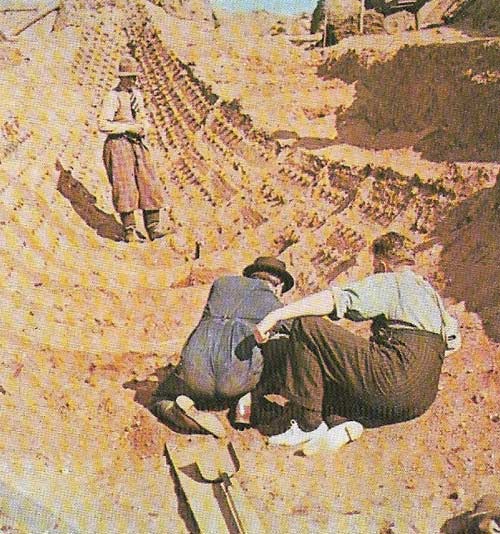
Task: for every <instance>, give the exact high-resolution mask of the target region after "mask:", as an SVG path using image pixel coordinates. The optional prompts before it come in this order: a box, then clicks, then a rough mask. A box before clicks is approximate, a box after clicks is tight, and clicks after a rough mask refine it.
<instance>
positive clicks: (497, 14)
mask: <svg viewBox="0 0 500 534" xmlns="http://www.w3.org/2000/svg"><path fill="white" fill-rule="evenodd" d="M456 25H457V26H458V27H459V28H463V29H464V30H466V31H472V32H476V33H480V34H481V35H492V36H498V35H499V34H500V4H499V3H498V2H497V0H475V1H473V2H468V3H466V4H465V5H464V7H463V9H461V10H460V11H459V13H458V14H457V21H456Z"/></svg>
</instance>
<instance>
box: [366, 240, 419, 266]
mask: <svg viewBox="0 0 500 534" xmlns="http://www.w3.org/2000/svg"><path fill="white" fill-rule="evenodd" d="M372 251H373V254H374V255H375V256H376V257H377V258H380V259H385V260H387V261H388V262H389V263H391V264H392V265H401V264H408V265H413V264H414V263H415V257H414V253H413V243H412V242H411V241H410V240H409V239H408V238H407V237H405V236H404V235H401V234H398V233H397V232H388V233H387V234H384V235H381V236H380V237H377V239H375V240H374V241H373V244H372Z"/></svg>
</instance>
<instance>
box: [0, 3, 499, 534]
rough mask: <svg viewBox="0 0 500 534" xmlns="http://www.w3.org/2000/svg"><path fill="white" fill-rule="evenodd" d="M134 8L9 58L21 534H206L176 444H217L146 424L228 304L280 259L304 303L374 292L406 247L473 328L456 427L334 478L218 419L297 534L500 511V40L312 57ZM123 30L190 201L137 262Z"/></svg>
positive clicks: (429, 416) (376, 45)
mask: <svg viewBox="0 0 500 534" xmlns="http://www.w3.org/2000/svg"><path fill="white" fill-rule="evenodd" d="M115 3H116V4H117V5H116V6H115V8H114V9H113V10H110V9H109V8H107V7H103V8H100V9H86V10H85V9H84V10H80V11H79V12H78V18H77V21H74V22H75V26H69V27H66V28H64V29H61V30H60V31H58V32H53V33H51V32H50V29H51V25H52V23H53V17H52V18H51V19H48V20H45V21H44V22H42V23H40V24H39V25H37V26H35V27H33V28H32V29H31V30H29V31H28V32H26V33H24V34H22V36H21V37H20V38H19V39H18V40H17V41H16V42H15V43H7V44H3V43H0V68H1V69H2V79H1V80H0V88H1V95H2V98H1V99H0V122H1V124H2V127H1V132H0V134H1V135H0V196H1V202H0V226H1V232H0V252H1V257H2V261H1V262H0V272H1V280H2V284H1V285H0V294H1V296H2V300H3V302H4V303H5V305H4V310H5V311H4V314H3V335H2V336H1V339H0V343H1V348H2V350H1V352H0V409H1V413H2V426H1V429H0V450H1V453H2V462H1V469H2V472H1V477H0V526H1V530H2V531H4V532H11V533H23V534H26V533H28V532H31V533H34V534H39V533H42V532H50V533H52V532H54V533H56V532H59V533H64V534H69V533H70V532H81V533H85V534H90V533H97V534H108V533H109V534H111V533H113V534H114V533H116V534H124V533H141V534H142V533H144V534H146V533H152V534H153V533H154V534H156V533H160V532H169V533H181V532H189V531H191V530H192V525H191V524H190V523H189V521H188V520H187V519H186V518H185V513H184V512H183V504H182V499H181V497H180V496H179V495H178V493H176V490H175V487H174V483H173V481H172V477H171V474H170V472H169V469H168V467H167V464H166V461H165V458H164V456H163V446H164V443H165V442H168V443H169V444H170V445H171V446H173V447H177V448H182V447H185V446H187V445H191V446H192V445H193V443H194V444H195V445H196V446H197V447H199V448H200V450H201V451H205V450H206V451H210V449H211V448H212V447H214V440H213V439H212V438H209V437H198V436H183V435H177V434H175V433H173V432H171V431H170V430H169V429H167V428H166V427H164V426H163V425H161V424H160V423H158V422H157V420H156V419H155V417H153V416H152V415H151V414H150V412H149V411H148V410H147V409H146V408H145V405H146V404H147V402H148V399H149V397H150V395H151V392H152V391H153V390H154V388H155V387H156V385H157V383H158V380H159V379H161V376H162V370H163V369H164V367H165V366H166V365H167V364H168V363H175V362H176V361H177V360H178V357H179V351H180V348H181V346H182V343H183V342H184V340H185V338H186V336H187V335H188V334H189V332H190V330H191V329H192V327H193V326H194V325H195V324H196V322H197V320H198V318H199V316H200V313H201V309H202V306H203V303H204V301H205V299H206V296H207V292H208V289H209V286H210V283H211V282H212V280H213V279H214V278H215V277H216V276H219V275H220V274H223V273H234V272H239V271H240V270H241V269H242V268H243V267H244V266H245V265H246V264H247V263H248V262H249V261H250V260H252V259H253V258H254V257H255V256H257V255H262V254H268V253H271V254H280V255H281V257H282V258H283V259H284V260H286V261H287V263H288V264H289V265H290V268H291V270H292V272H293V273H294V274H295V276H296V280H297V289H296V290H295V291H294V294H293V295H291V296H290V298H291V299H294V298H297V297H298V296H300V295H302V294H305V293H308V292H310V291H312V290H314V289H317V288H319V287H324V286H325V284H326V283H327V282H328V281H330V280H332V279H334V278H337V277H338V279H339V280H346V279H350V278H355V277H357V276H360V275H362V274H366V273H367V271H368V265H369V264H368V261H369V258H368V252H367V250H368V248H367V246H368V243H369V242H370V240H371V239H372V238H373V237H375V236H377V235H380V234H381V233H382V232H385V231H387V230H391V229H394V230H400V231H404V232H405V233H407V234H409V235H411V236H412V237H413V238H414V239H415V240H416V241H417V243H419V244H420V252H419V254H418V267H419V269H420V270H421V271H422V272H423V273H425V274H426V275H427V276H428V277H429V278H430V279H432V280H433V282H434V283H435V284H436V285H437V286H438V287H439V288H440V289H441V290H442V292H443V293H444V294H445V295H446V297H447V305H449V306H450V308H451V310H452V311H453V312H454V313H455V314H456V315H457V316H458V317H459V319H460V321H461V324H462V325H463V337H464V345H463V348H462V349H461V350H460V351H459V352H458V353H457V354H455V355H453V356H452V357H450V358H449V359H447V360H446V362H445V366H444V369H443V373H442V377H441V383H440V391H439V395H438V398H437V400H436V402H435V404H434V405H433V406H432V408H431V409H430V410H429V411H428V413H426V414H425V415H424V416H423V417H421V418H419V419H417V420H415V421H412V422H409V423H404V424H399V425H393V426H390V427H385V428H380V429H374V430H368V431H366V432H365V434H364V435H363V436H362V438H361V439H360V440H359V441H358V442H356V443H354V444H352V445H350V446H348V447H346V448H344V449H343V450H342V451H341V452H339V453H338V454H337V455H335V456H326V457H325V456H318V457H313V458H303V457H300V456H297V455H296V454H294V452H293V451H279V452H277V451H276V450H274V449H272V448H270V447H268V446H267V445H266V444H265V442H264V439H263V438H262V436H260V435H259V434H258V432H257V431H255V430H247V431H244V432H238V431H235V430H233V429H232V428H231V427H230V426H229V424H228V423H227V422H226V414H225V413H224V412H220V413H219V416H220V417H221V420H223V421H224V422H225V423H224V424H226V426H227V430H228V432H229V435H230V438H231V440H232V441H233V443H234V445H235V447H236V450H237V451H238V454H239V456H240V459H241V462H242V469H241V472H240V473H239V474H238V475H237V476H238V479H239V481H240V482H241V485H242V486H243V489H244V491H245V493H246V494H247V496H248V499H249V501H250V502H251V503H252V504H253V505H254V506H255V507H256V508H257V509H258V510H259V512H260V516H261V518H262V521H263V524H264V525H265V532H279V533H283V534H285V533H294V532H296V533H303V532H314V533H323V532H325V533H326V532H338V533H342V534H343V533H345V534H348V533H349V534H350V533H362V534H365V533H366V534H372V533H374V534H389V533H392V534H396V533H397V534H408V533H419V534H433V533H437V532H439V530H440V528H441V526H442V525H443V524H444V522H445V521H446V520H447V519H448V518H450V517H451V516H453V515H456V514H458V513H460V512H463V511H465V510H468V509H470V508H471V507H472V505H473V503H474V502H475V501H476V500H477V498H478V497H479V496H481V495H482V494H483V493H486V492H491V491H495V490H496V491H500V486H499V482H498V472H499V468H500V459H499V457H498V451H497V449H498V447H497V445H495V443H498V442H499V439H500V413H499V407H498V398H499V394H500V380H499V370H498V354H499V348H500V346H499V342H500V334H499V329H500V327H499V325H500V319H499V311H498V310H499V306H500V301H499V297H498V291H496V285H497V284H496V281H497V279H498V265H497V264H498V247H497V244H496V243H497V241H498V240H497V238H496V236H497V235H498V225H499V224H500V223H499V221H500V216H499V215H498V213H499V212H498V209H497V208H496V202H497V201H498V199H499V195H498V191H497V190H496V189H491V188H492V186H493V185H494V183H495V179H496V176H497V174H498V172H499V171H500V146H499V139H500V135H499V134H500V132H499V131H498V124H500V121H499V120H498V109H497V108H496V107H495V106H494V105H492V103H494V102H498V91H499V83H498V80H499V76H498V55H499V46H500V45H499V41H498V38H491V37H488V38H485V37H484V36H478V35H474V36H473V37H471V36H468V35H466V34H464V33H462V32H461V31H459V30H457V29H456V28H450V27H443V28H439V29H426V30H424V31H421V32H410V33H405V34H402V35H401V36H400V37H398V38H390V39H389V38H388V37H387V36H384V35H373V36H356V37H351V38H349V39H346V40H344V41H341V42H340V43H339V44H338V45H337V46H336V47H334V48H332V49H328V50H324V51H322V50H318V49H312V50H308V49H306V48H305V47H304V46H294V45H292V44H291V43H290V42H289V41H288V39H287V37H286V35H284V34H282V33H279V34H277V35H272V33H275V31H273V30H272V28H273V25H275V24H277V22H278V21H277V19H274V18H272V17H267V16H265V15H263V14H255V15H247V16H244V17H242V16H232V15H229V14H218V15H219V19H220V21H221V27H220V28H219V29H217V30H213V29H212V28H210V27H209V25H207V24H205V23H196V22H192V21H179V20H178V19H175V18H174V17H170V16H167V15H166V14H165V13H164V12H163V11H162V10H161V9H159V8H157V7H155V6H150V5H146V6H145V7H144V6H143V5H142V4H136V3H135V2H129V3H128V7H125V6H124V5H123V3H121V2H115ZM101 4H104V2H101ZM88 5H90V4H88ZM24 16H25V15H23V17H24ZM11 19H12V16H10V19H9V20H6V19H2V24H4V25H8V24H10V23H12V20H11ZM18 22H19V23H21V22H22V21H21V20H20V19H19V21H18ZM285 23H286V24H292V23H291V22H290V21H285ZM280 24H284V23H283V22H280ZM297 24H299V26H300V24H301V22H300V21H299V22H298V23H297ZM476 26H477V25H476ZM3 27H4V26H1V27H0V29H2V28H3ZM123 27H127V31H128V35H129V38H130V36H131V37H132V38H133V39H134V40H135V41H136V44H137V48H136V54H137V57H138V59H139V61H140V64H141V68H142V69H143V72H144V74H143V76H141V79H140V81H141V84H142V87H143V90H144V93H145V96H146V102H147V103H148V107H149V109H150V110H151V120H152V122H153V124H154V125H155V133H154V135H153V136H152V139H151V144H152V152H153V154H154V157H155V161H156V166H157V168H158V171H159V173H160V176H161V177H162V179H163V181H164V183H165V187H166V189H167V191H168V192H169V194H170V197H171V206H169V209H167V210H165V213H164V214H163V216H164V218H165V221H166V223H167V224H168V225H169V227H170V235H169V237H168V238H167V239H166V240H163V241H161V242H154V243H151V244H147V245H135V244H133V245H126V244H125V243H124V242H122V241H121V229H120V226H119V224H118V220H117V218H116V216H115V214H114V212H113V208H112V204H111V198H110V191H109V186H108V184H107V180H106V177H105V173H104V169H103V168H102V163H101V148H102V142H103V137H102V135H101V134H99V133H98V131H97V127H96V122H95V121H96V113H97V109H98V105H99V102H100V99H101V98H102V94H103V92H104V91H105V90H107V89H109V88H110V87H111V86H112V85H113V83H114V72H115V68H116V64H117V61H118V59H119V57H120V55H121V53H122V52H123V51H124V49H125V43H126V40H127V36H126V35H125V34H124V33H123V31H122V30H121V28H123ZM291 27H293V25H292V26H291ZM294 31H295V30H294ZM154 57H160V58H161V62H160V63H161V65H162V66H161V67H160V68H159V70H158V68H157V69H154V68H153V67H152V64H153V63H152V61H153V59H154ZM156 87H160V92H159V94H156V95H155V93H154V89H155V88H156ZM415 95H416V98H415ZM216 97H218V98H216ZM410 100H411V101H412V105H409V104H408V102H409V101H410ZM497 189H498V188H497ZM197 250H199V251H200V254H199V257H196V256H197V254H196V251H197Z"/></svg>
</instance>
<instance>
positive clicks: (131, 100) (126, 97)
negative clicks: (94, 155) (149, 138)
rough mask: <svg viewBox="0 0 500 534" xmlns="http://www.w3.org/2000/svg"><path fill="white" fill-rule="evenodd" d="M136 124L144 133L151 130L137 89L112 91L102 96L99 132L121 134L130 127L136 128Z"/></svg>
mask: <svg viewBox="0 0 500 534" xmlns="http://www.w3.org/2000/svg"><path fill="white" fill-rule="evenodd" d="M132 107H133V109H134V113H135V117H134V114H133V113H132ZM138 124H139V125H141V126H142V127H143V128H144V131H145V132H147V131H148V130H150V129H151V126H150V124H149V122H148V120H147V115H146V111H145V108H144V99H143V96H142V94H141V92H140V91H139V89H137V88H136V87H133V88H132V89H131V91H130V92H129V91H121V90H116V89H114V90H112V91H110V92H109V93H107V94H106V95H105V96H104V98H103V101H102V105H101V112H100V114H99V119H98V126H99V130H100V131H101V132H103V133H106V134H123V133H126V132H127V131H128V129H129V128H130V127H131V125H136V126H137V125H138Z"/></svg>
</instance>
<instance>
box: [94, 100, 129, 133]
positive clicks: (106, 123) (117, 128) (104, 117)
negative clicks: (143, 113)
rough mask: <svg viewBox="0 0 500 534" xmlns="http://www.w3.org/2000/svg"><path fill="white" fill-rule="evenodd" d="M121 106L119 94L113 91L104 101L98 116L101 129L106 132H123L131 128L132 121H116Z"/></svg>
mask: <svg viewBox="0 0 500 534" xmlns="http://www.w3.org/2000/svg"><path fill="white" fill-rule="evenodd" d="M118 107H119V102H118V95H117V94H116V93H115V92H113V91H111V92H110V93H108V94H107V95H106V96H105V97H104V98H103V101H102V105H101V112H100V114H99V118H98V127H99V130H100V131H101V132H103V133H105V134H108V135H109V134H123V133H126V132H127V131H128V129H129V128H130V123H128V122H120V121H115V120H114V118H115V115H116V112H117V110H118Z"/></svg>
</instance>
